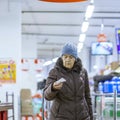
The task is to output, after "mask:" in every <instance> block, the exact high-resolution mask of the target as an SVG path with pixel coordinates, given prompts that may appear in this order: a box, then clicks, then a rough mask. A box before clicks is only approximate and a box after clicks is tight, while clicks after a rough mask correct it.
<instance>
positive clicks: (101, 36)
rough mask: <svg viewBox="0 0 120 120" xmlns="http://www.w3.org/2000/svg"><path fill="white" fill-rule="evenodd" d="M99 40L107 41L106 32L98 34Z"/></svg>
mask: <svg viewBox="0 0 120 120" xmlns="http://www.w3.org/2000/svg"><path fill="white" fill-rule="evenodd" d="M97 41H98V42H105V41H106V35H105V34H103V33H102V34H98V36H97Z"/></svg>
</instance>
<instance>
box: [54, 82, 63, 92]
mask: <svg viewBox="0 0 120 120" xmlns="http://www.w3.org/2000/svg"><path fill="white" fill-rule="evenodd" d="M62 86H63V82H61V83H58V82H57V81H56V82H54V83H53V89H54V90H60V89H61V88H62Z"/></svg>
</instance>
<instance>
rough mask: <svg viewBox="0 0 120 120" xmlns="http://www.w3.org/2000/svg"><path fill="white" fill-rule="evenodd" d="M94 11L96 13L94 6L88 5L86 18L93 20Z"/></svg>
mask: <svg viewBox="0 0 120 120" xmlns="http://www.w3.org/2000/svg"><path fill="white" fill-rule="evenodd" d="M93 11H94V5H93V4H90V5H88V7H87V10H86V13H85V17H86V18H87V19H88V18H91V16H92V13H93Z"/></svg>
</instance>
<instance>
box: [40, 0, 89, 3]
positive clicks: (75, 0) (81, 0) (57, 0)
mask: <svg viewBox="0 0 120 120" xmlns="http://www.w3.org/2000/svg"><path fill="white" fill-rule="evenodd" d="M39 1H45V2H57V3H68V2H83V1H87V0H39Z"/></svg>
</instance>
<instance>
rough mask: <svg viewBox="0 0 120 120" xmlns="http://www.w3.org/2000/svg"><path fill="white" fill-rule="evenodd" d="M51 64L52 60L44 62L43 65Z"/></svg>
mask: <svg viewBox="0 0 120 120" xmlns="http://www.w3.org/2000/svg"><path fill="white" fill-rule="evenodd" d="M50 64H52V61H47V62H45V63H44V64H43V66H47V65H50Z"/></svg>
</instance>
